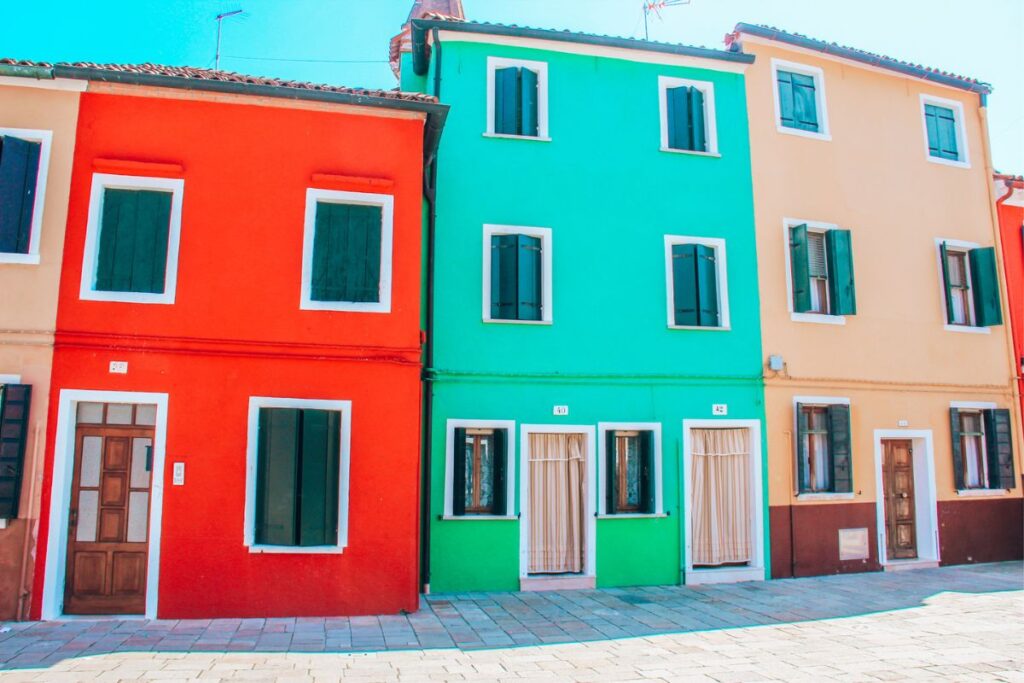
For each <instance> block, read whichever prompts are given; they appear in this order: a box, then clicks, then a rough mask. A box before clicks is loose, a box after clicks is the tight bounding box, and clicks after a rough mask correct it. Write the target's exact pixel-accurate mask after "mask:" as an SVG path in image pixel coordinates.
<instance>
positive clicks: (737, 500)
mask: <svg viewBox="0 0 1024 683" xmlns="http://www.w3.org/2000/svg"><path fill="white" fill-rule="evenodd" d="M691 439H692V443H693V451H692V455H693V464H692V469H693V471H692V475H693V476H692V479H691V481H692V482H693V487H692V495H691V498H692V500H691V514H692V517H691V523H692V527H693V557H692V560H693V564H695V565H722V564H734V563H741V562H749V561H750V556H751V551H750V431H749V430H747V429H694V430H693V431H692V432H691Z"/></svg>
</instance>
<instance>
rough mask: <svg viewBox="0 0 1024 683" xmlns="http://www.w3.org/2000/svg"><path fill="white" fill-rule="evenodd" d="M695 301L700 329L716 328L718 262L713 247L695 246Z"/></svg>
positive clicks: (718, 323) (717, 318) (717, 319)
mask: <svg viewBox="0 0 1024 683" xmlns="http://www.w3.org/2000/svg"><path fill="white" fill-rule="evenodd" d="M696 247H697V249H696V256H697V301H698V308H699V310H698V317H699V319H700V326H701V327H718V326H719V325H720V322H719V317H718V274H717V273H718V260H717V254H716V253H715V248H714V247H708V246H705V245H703V244H698V245H696Z"/></svg>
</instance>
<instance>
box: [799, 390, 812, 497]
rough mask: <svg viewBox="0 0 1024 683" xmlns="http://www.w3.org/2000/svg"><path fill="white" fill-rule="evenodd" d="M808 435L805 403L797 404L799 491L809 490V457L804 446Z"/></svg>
mask: <svg viewBox="0 0 1024 683" xmlns="http://www.w3.org/2000/svg"><path fill="white" fill-rule="evenodd" d="M805 436H807V414H806V413H804V404H803V403H797V404H796V482H797V483H796V490H797V493H803V492H804V491H808V490H809V489H810V487H809V486H808V485H807V467H806V466H805V465H804V461H805V460H806V459H807V449H806V448H805V447H804V437H805Z"/></svg>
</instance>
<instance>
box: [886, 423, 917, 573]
mask: <svg viewBox="0 0 1024 683" xmlns="http://www.w3.org/2000/svg"><path fill="white" fill-rule="evenodd" d="M882 444H883V450H882V455H883V462H882V486H883V495H884V497H885V545H886V550H887V553H886V554H887V555H888V556H889V559H890V560H905V559H911V558H916V557H917V518H916V515H915V513H914V448H913V445H912V444H911V442H910V441H906V440H899V441H896V440H893V441H883V442H882Z"/></svg>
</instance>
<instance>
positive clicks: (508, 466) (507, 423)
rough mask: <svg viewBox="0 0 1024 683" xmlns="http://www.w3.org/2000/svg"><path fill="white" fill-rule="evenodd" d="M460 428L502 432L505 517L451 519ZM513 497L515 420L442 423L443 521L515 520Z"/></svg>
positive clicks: (452, 517) (483, 516) (453, 506)
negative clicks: (503, 441) (457, 435)
mask: <svg viewBox="0 0 1024 683" xmlns="http://www.w3.org/2000/svg"><path fill="white" fill-rule="evenodd" d="M462 428H469V429H473V428H477V429H504V430H505V433H506V434H505V450H506V453H505V508H506V511H505V514H504V515H460V516H455V504H454V502H453V501H454V495H455V491H454V487H455V430H456V429H462ZM515 495H516V421H515V420H459V419H450V420H448V421H447V422H446V423H445V437H444V519H467V520H487V519H509V518H514V517H515V513H516V511H515V505H516V503H515V500H516V499H515Z"/></svg>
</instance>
